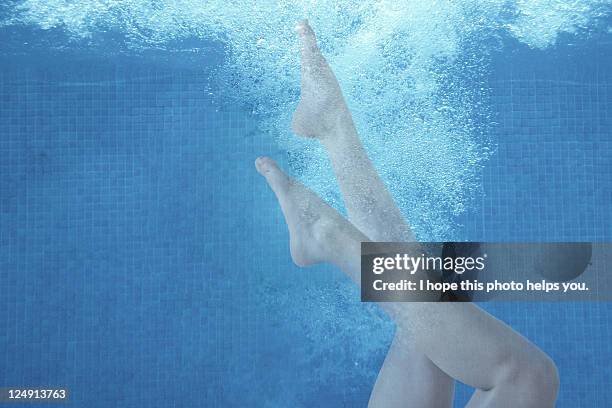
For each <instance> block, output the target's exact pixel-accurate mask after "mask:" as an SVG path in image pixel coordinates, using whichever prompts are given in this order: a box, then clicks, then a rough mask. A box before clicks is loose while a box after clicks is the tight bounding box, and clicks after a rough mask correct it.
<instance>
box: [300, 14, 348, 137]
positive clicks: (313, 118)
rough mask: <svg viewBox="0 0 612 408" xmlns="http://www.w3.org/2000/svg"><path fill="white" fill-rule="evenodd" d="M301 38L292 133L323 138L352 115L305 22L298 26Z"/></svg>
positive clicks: (312, 33) (311, 31)
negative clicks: (297, 88)
mask: <svg viewBox="0 0 612 408" xmlns="http://www.w3.org/2000/svg"><path fill="white" fill-rule="evenodd" d="M296 31H297V33H298V35H299V36H300V41H301V55H302V71H301V72H302V80H301V94H300V102H299V103H298V106H297V108H296V110H295V112H294V113H293V121H292V127H293V131H294V132H295V133H297V134H298V135H300V136H306V137H315V138H319V139H320V138H324V137H325V136H326V135H328V134H329V133H330V132H332V131H333V130H334V129H335V127H336V125H337V124H338V121H339V120H345V118H346V116H347V115H349V113H348V109H347V107H346V103H345V102H344V98H343V96H342V91H341V90H340V85H339V84H338V81H337V80H336V76H335V75H334V73H333V72H332V70H331V68H330V67H329V64H328V63H327V61H326V60H325V57H323V55H322V54H321V51H320V50H319V47H318V46H317V39H316V37H315V33H314V31H313V30H312V28H311V27H310V25H308V21H307V20H304V21H302V22H300V23H299V24H298V25H297V26H296Z"/></svg>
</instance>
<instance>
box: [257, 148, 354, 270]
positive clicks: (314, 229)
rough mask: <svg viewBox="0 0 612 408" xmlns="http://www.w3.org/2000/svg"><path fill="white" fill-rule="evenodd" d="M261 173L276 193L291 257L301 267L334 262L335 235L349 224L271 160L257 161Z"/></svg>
mask: <svg viewBox="0 0 612 408" xmlns="http://www.w3.org/2000/svg"><path fill="white" fill-rule="evenodd" d="M255 167H256V168H257V171H258V172H259V173H260V174H261V175H262V176H264V177H265V178H266V181H267V182H268V184H269V185H270V187H271V188H272V191H274V194H276V198H277V199H278V202H279V204H280V206H281V209H282V211H283V214H284V216H285V221H286V222H287V227H288V228H289V240H290V248H291V257H292V258H293V262H295V263H296V265H298V266H308V265H312V264H315V263H319V262H332V261H333V259H332V256H333V253H334V247H335V246H336V245H337V241H336V239H335V234H336V233H337V232H338V231H340V230H341V225H342V223H343V222H344V223H346V221H345V220H344V219H343V218H342V216H341V215H340V214H338V212H337V211H336V210H334V209H333V208H331V207H330V206H329V205H327V204H326V203H325V202H324V201H323V200H321V199H320V198H319V197H318V196H317V195H316V194H315V193H314V192H312V191H311V190H310V189H308V188H307V187H305V186H304V185H303V184H301V183H299V182H297V181H295V180H293V179H292V178H290V177H289V176H287V175H286V174H285V173H284V172H283V171H282V170H281V169H280V168H279V167H278V165H277V164H276V163H275V162H274V160H272V159H270V158H268V157H260V158H258V159H257V160H256V161H255Z"/></svg>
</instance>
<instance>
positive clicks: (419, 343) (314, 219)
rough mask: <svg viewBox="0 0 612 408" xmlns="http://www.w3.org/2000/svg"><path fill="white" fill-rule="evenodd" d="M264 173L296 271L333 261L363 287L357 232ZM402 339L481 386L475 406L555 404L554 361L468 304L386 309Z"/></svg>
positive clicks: (296, 188) (263, 162) (298, 189)
mask: <svg viewBox="0 0 612 408" xmlns="http://www.w3.org/2000/svg"><path fill="white" fill-rule="evenodd" d="M256 167H257V169H258V171H259V172H260V173H261V174H262V175H263V176H265V178H266V180H267V181H268V184H269V185H270V187H271V188H272V190H273V191H274V192H275V194H276V196H277V198H278V201H279V204H280V206H281V209H282V210H283V214H284V215H285V220H286V221H287V226H288V228H289V234H290V240H291V254H292V256H293V258H294V260H295V262H296V263H297V264H298V265H309V264H312V263H317V262H329V263H332V264H334V265H336V266H338V267H339V268H340V269H341V270H342V271H344V272H345V273H346V274H347V275H348V276H349V277H351V278H352V279H353V280H354V281H355V282H357V283H358V284H359V282H360V276H359V275H360V245H361V242H364V241H367V238H366V237H365V235H363V234H362V233H361V232H360V231H359V230H358V229H357V228H355V226H353V225H352V224H350V223H349V222H348V221H346V220H345V219H344V218H342V216H341V215H340V214H338V213H337V212H336V211H335V210H334V209H333V208H331V207H329V206H328V205H327V204H325V203H324V202H323V201H322V200H321V199H320V198H318V197H317V196H316V194H314V193H313V192H312V191H310V190H309V189H307V188H306V187H304V186H303V185H301V184H299V183H297V182H296V181H294V180H292V179H290V178H289V177H288V176H287V175H285V174H284V173H283V172H282V171H281V170H280V169H279V168H278V167H277V166H276V164H275V163H274V162H273V161H272V160H270V159H258V160H257V162H256ZM381 307H383V308H384V309H385V310H387V311H388V312H389V314H390V315H391V316H392V317H393V318H394V319H395V321H396V322H397V325H398V330H399V331H400V333H401V335H400V336H398V337H396V341H397V342H398V343H399V344H398V347H397V348H396V350H400V351H401V350H402V349H403V346H404V344H405V343H404V342H406V341H408V339H410V340H411V341H413V342H414V344H415V345H416V347H417V349H418V350H419V351H420V352H422V353H424V354H425V355H426V356H427V357H428V358H429V359H430V360H431V361H432V362H434V363H435V364H436V365H437V366H438V367H439V368H440V369H441V370H443V371H444V372H445V373H446V374H448V375H449V376H451V377H453V378H456V379H458V380H460V381H462V382H464V383H466V384H468V385H470V386H472V387H475V388H477V391H476V393H475V394H474V397H473V398H472V400H471V401H470V404H469V406H470V407H499V408H504V407H534V408H546V407H552V406H554V403H555V400H556V395H557V390H558V374H557V371H556V368H555V366H554V364H553V362H552V361H551V360H550V359H549V358H548V357H547V356H546V355H545V354H544V353H543V352H542V351H540V350H539V349H538V348H537V347H535V346H534V345H533V344H532V343H530V342H529V341H527V340H526V339H525V338H524V337H522V336H521V335H519V334H518V333H516V332H515V331H514V330H512V329H511V328H510V327H508V326H507V325H505V324H504V323H502V322H501V321H499V320H497V319H495V318H494V317H492V316H491V315H489V314H488V313H486V312H484V311H483V310H481V309H479V308H478V307H476V306H475V305H473V304H471V303H468V304H464V303H385V304H381Z"/></svg>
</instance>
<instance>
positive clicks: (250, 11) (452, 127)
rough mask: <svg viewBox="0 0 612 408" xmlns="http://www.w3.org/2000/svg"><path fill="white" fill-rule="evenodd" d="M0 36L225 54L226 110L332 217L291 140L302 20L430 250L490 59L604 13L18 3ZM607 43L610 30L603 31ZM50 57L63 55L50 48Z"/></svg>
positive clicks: (163, 1) (444, 222)
mask: <svg viewBox="0 0 612 408" xmlns="http://www.w3.org/2000/svg"><path fill="white" fill-rule="evenodd" d="M12 4H13V6H12V7H11V8H10V11H9V12H8V14H7V15H6V16H4V17H3V18H0V26H11V25H15V26H17V25H26V26H32V27H36V28H40V29H43V30H49V29H55V30H62V31H64V32H65V33H67V34H68V35H69V36H70V38H71V39H72V40H71V41H72V42H71V44H63V46H76V47H78V46H79V44H81V43H83V42H85V43H87V44H91V43H92V42H94V43H95V41H96V39H97V38H98V37H100V36H103V35H104V34H105V33H114V34H117V35H119V36H120V37H121V38H123V39H124V41H125V44H126V45H127V47H128V48H129V49H133V50H141V49H146V48H153V47H154V48H162V49H170V50H171V48H172V47H176V44H180V42H181V41H185V40H189V39H193V38H197V39H206V40H213V41H219V42H221V43H222V44H224V46H225V53H226V62H225V65H224V66H223V67H222V68H221V69H219V70H218V71H217V72H216V75H217V80H218V81H219V83H220V84H222V85H223V84H224V85H226V88H227V89H232V93H231V95H227V94H226V95H224V96H225V97H228V98H232V99H233V100H234V101H238V102H239V103H241V104H244V105H246V106H248V107H249V108H250V109H252V110H253V111H254V112H255V113H257V114H258V115H259V121H260V125H261V129H262V130H264V131H265V133H268V134H270V135H275V137H277V140H278V142H279V143H280V144H281V145H282V146H283V147H284V148H285V149H286V150H287V151H288V153H289V157H290V160H291V164H292V167H293V170H294V172H297V173H298V174H299V177H300V178H301V179H302V180H303V181H304V182H305V183H307V184H308V185H309V186H311V187H312V188H313V189H315V190H316V191H317V192H318V193H320V194H321V195H322V196H323V197H324V198H326V199H327V200H328V201H330V202H331V203H332V204H335V205H339V200H338V197H337V188H336V186H335V184H334V181H333V175H332V173H331V171H330V169H329V168H330V166H329V163H327V161H326V158H325V155H324V154H323V152H322V151H321V149H320V148H319V147H318V146H317V145H316V144H315V143H312V142H308V141H305V140H303V139H298V138H296V137H294V136H293V135H291V134H290V131H289V123H290V115H291V112H292V110H293V109H294V107H295V104H296V102H297V97H298V94H299V77H298V75H299V60H298V56H299V53H298V46H297V40H296V38H295V36H294V32H293V27H294V25H295V22H296V21H297V20H300V19H302V18H304V17H307V18H308V19H309V20H310V23H311V25H312V26H313V27H314V29H315V30H316V31H317V34H318V37H319V39H320V46H321V49H322V50H323V52H324V54H325V55H326V56H327V57H328V59H329V61H330V64H331V66H332V67H333V69H334V71H335V72H336V74H337V77H338V79H339V81H340V83H341V85H342V87H343V90H344V93H345V96H346V98H347V101H348V103H349V106H350V108H351V110H352V111H353V113H354V117H355V121H356V125H357V127H358V129H359V131H360V134H361V136H362V139H363V140H364V143H365V145H366V147H367V149H368V151H369V154H370V156H371V158H372V160H373V161H374V162H375V164H376V166H377V167H378V169H379V170H380V172H381V174H382V177H383V179H384V180H385V182H386V183H387V184H388V186H389V188H390V189H391V191H392V193H393V194H394V196H395V198H396V199H397V201H398V202H399V204H400V207H401V208H402V210H403V212H404V214H405V215H406V217H407V218H408V219H409V221H410V223H411V225H412V226H413V228H414V229H415V231H416V233H417V235H418V236H419V238H421V239H429V240H440V239H446V238H448V237H449V234H450V233H451V232H452V231H453V227H454V225H453V220H454V219H455V217H456V216H457V215H459V214H461V213H462V212H464V211H466V209H467V208H469V205H470V202H471V200H472V199H473V197H474V196H475V195H476V194H477V193H478V191H479V189H480V181H479V174H480V171H481V168H482V166H483V164H484V163H485V162H486V160H487V158H488V157H489V156H490V154H491V153H490V152H491V151H492V147H491V146H490V143H489V141H488V138H487V132H488V131H489V129H490V124H491V122H492V119H491V112H490V109H489V104H488V102H487V89H486V85H485V81H484V78H485V74H486V73H487V53H488V52H489V51H490V47H492V46H491V45H488V44H495V41H486V39H495V38H501V37H503V36H510V37H513V38H515V39H516V40H518V41H520V42H522V43H525V44H527V45H529V46H530V47H533V48H541V49H544V48H546V47H551V46H554V44H555V43H556V42H557V40H558V38H559V36H560V35H561V34H564V33H566V34H567V33H569V34H572V35H588V34H589V32H590V31H591V30H593V29H594V28H593V27H595V26H596V22H597V21H598V20H599V19H600V18H602V17H604V16H605V15H608V14H609V13H610V7H611V2H610V1H609V0H593V1H588V2H587V1H577V0H514V1H498V2H482V1H477V0H463V1H450V0H438V1H433V0H432V1H423V0H411V1H405V2H401V4H400V3H398V2H394V1H390V0H366V1H362V2H360V3H359V4H358V5H357V4H356V3H355V2H354V1H348V0H320V1H313V0H302V1H296V0H281V1H266V0H262V1H257V2H253V3H252V4H251V5H249V6H248V7H245V5H244V2H243V1H235V0H233V1H232V0H223V1H215V0H212V1H198V0H159V1H153V0H125V1H117V0H80V1H72V0H23V1H15V2H13V3H12ZM608 30H609V28H608ZM58 47H59V45H58Z"/></svg>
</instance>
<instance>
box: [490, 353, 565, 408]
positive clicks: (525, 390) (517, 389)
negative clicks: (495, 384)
mask: <svg viewBox="0 0 612 408" xmlns="http://www.w3.org/2000/svg"><path fill="white" fill-rule="evenodd" d="M501 371H502V373H501V374H502V375H500V377H499V379H500V384H499V385H500V386H505V387H508V388H510V389H512V390H513V393H514V395H515V397H516V398H517V401H521V403H518V404H517V406H526V407H532V406H533V407H548V406H550V407H552V406H554V404H555V401H556V399H557V393H558V392H559V371H558V370H557V366H556V365H555V363H554V362H553V361H552V359H551V358H550V357H548V356H547V355H546V354H545V353H543V352H542V351H540V350H535V351H534V352H531V353H528V355H525V356H522V357H520V358H516V357H515V358H510V359H509V360H508V361H507V362H506V363H505V364H504V367H503V369H502V370H501Z"/></svg>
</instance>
